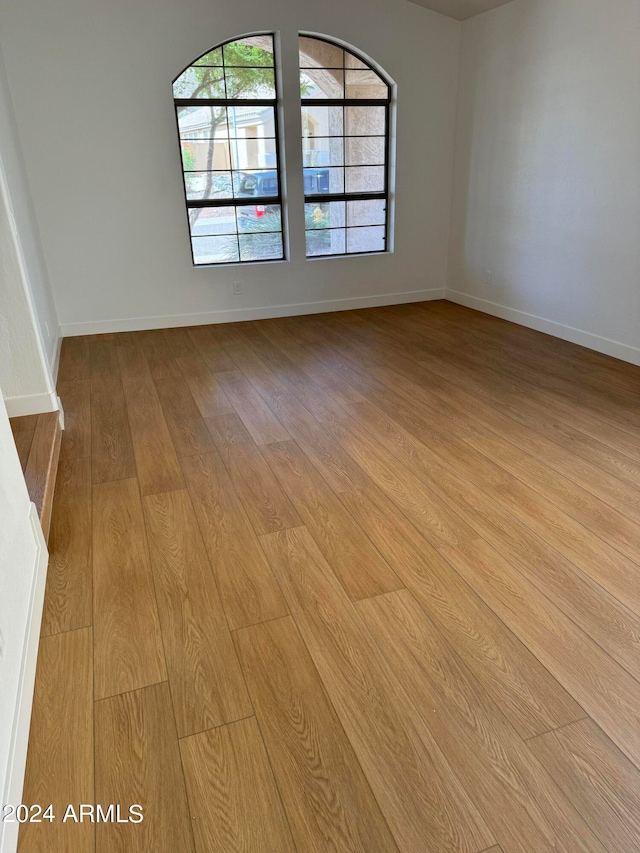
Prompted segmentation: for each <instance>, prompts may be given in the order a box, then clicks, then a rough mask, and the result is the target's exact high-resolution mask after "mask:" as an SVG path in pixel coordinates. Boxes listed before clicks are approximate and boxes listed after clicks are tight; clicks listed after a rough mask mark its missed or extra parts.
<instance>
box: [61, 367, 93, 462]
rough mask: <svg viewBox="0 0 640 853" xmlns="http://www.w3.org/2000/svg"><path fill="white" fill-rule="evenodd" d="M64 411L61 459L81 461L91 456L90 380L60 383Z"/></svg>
mask: <svg viewBox="0 0 640 853" xmlns="http://www.w3.org/2000/svg"><path fill="white" fill-rule="evenodd" d="M57 391H58V396H59V397H60V400H61V401H62V408H63V410H64V433H63V436H62V444H61V446H60V458H61V459H81V458H82V457H83V456H89V455H90V454H91V383H90V381H89V380H88V379H76V380H75V381H73V382H58V387H57Z"/></svg>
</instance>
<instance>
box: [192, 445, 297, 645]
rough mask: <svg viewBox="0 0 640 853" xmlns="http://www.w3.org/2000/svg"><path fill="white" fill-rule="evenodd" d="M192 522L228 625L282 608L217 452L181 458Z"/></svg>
mask: <svg viewBox="0 0 640 853" xmlns="http://www.w3.org/2000/svg"><path fill="white" fill-rule="evenodd" d="M182 466H183V469H184V475H185V479H186V481H187V486H188V488H189V492H190V494H191V499H192V501H193V506H194V510H195V513H196V517H197V519H198V526H199V527H200V532H201V533H202V538H203V539H204V543H205V546H206V549H207V553H208V555H209V560H210V561H211V566H212V567H213V571H214V574H215V576H216V579H217V582H218V588H219V590H220V596H221V598H222V604H223V607H224V611H225V614H226V616H227V620H228V622H229V627H230V628H231V629H232V630H235V629H236V628H243V627H245V626H247V625H253V624H255V623H257V622H265V621H267V620H268V619H276V618H278V617H279V616H285V615H286V614H287V613H288V610H287V606H286V604H285V602H284V599H283V597H282V593H281V592H280V589H279V587H278V584H277V582H276V579H275V578H274V576H273V573H272V571H271V569H270V568H269V565H268V563H267V561H266V560H265V557H264V554H263V553H262V549H261V548H260V544H259V542H258V539H257V537H256V535H255V533H254V531H253V528H252V527H251V523H250V522H249V518H248V517H247V514H246V512H245V509H244V507H243V506H242V503H241V501H240V498H239V497H238V494H237V492H236V491H235V488H234V486H233V484H232V482H231V480H230V479H229V475H228V474H227V472H226V470H225V467H224V463H223V462H222V459H221V458H220V457H219V456H218V454H217V453H215V452H214V453H209V454H207V455H206V456H187V457H184V459H182Z"/></svg>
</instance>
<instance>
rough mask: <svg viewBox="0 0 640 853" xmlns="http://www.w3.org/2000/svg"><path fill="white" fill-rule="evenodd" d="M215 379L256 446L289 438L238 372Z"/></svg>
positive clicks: (260, 398)
mask: <svg viewBox="0 0 640 853" xmlns="http://www.w3.org/2000/svg"><path fill="white" fill-rule="evenodd" d="M216 378H217V380H218V383H219V384H220V387H221V388H222V390H223V391H224V392H225V394H226V395H227V397H228V398H229V400H230V401H231V403H232V405H233V408H234V409H235V410H236V412H237V413H238V415H239V416H240V418H241V419H242V422H243V423H244V425H245V426H246V428H247V429H248V430H249V432H250V433H251V436H252V438H253V440H254V441H255V443H256V444H272V443H273V442H274V441H287V439H289V438H291V436H290V435H289V433H288V432H287V430H286V429H285V428H284V427H283V425H282V424H281V423H280V421H279V420H278V419H277V418H276V416H275V415H274V414H273V412H272V411H271V409H270V408H269V407H268V406H267V404H266V403H265V402H264V400H263V399H262V397H261V396H260V395H259V394H258V392H257V391H256V390H255V388H254V387H253V386H252V385H251V383H250V382H249V381H248V380H247V379H246V377H245V376H244V375H243V374H242V373H240V371H230V372H226V373H217V374H216Z"/></svg>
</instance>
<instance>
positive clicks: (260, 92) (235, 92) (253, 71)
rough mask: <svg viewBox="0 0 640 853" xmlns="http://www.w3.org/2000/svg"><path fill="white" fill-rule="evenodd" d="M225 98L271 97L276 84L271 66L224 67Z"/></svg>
mask: <svg viewBox="0 0 640 853" xmlns="http://www.w3.org/2000/svg"><path fill="white" fill-rule="evenodd" d="M224 76H225V82H226V87H227V95H226V96H227V98H231V99H233V98H241V99H245V98H246V99H249V98H268V99H271V98H273V99H274V100H275V97H276V85H275V77H274V71H273V68H225V70H224Z"/></svg>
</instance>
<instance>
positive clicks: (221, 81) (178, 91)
mask: <svg viewBox="0 0 640 853" xmlns="http://www.w3.org/2000/svg"><path fill="white" fill-rule="evenodd" d="M173 97H174V98H175V99H176V100H182V99H186V100H192V99H194V98H202V99H204V100H209V101H211V100H226V101H235V100H275V97H276V87H275V69H274V58H273V35H271V34H264V35H255V36H247V37H246V38H240V39H232V40H231V41H227V42H224V43H223V44H220V45H218V46H217V47H214V48H213V49H212V50H209V51H207V52H206V53H203V54H202V56H200V57H199V58H198V59H196V61H195V62H193V63H192V64H191V65H189V66H188V67H187V68H185V70H184V71H183V72H182V73H181V74H180V75H178V77H176V79H175V80H174V82H173Z"/></svg>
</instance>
